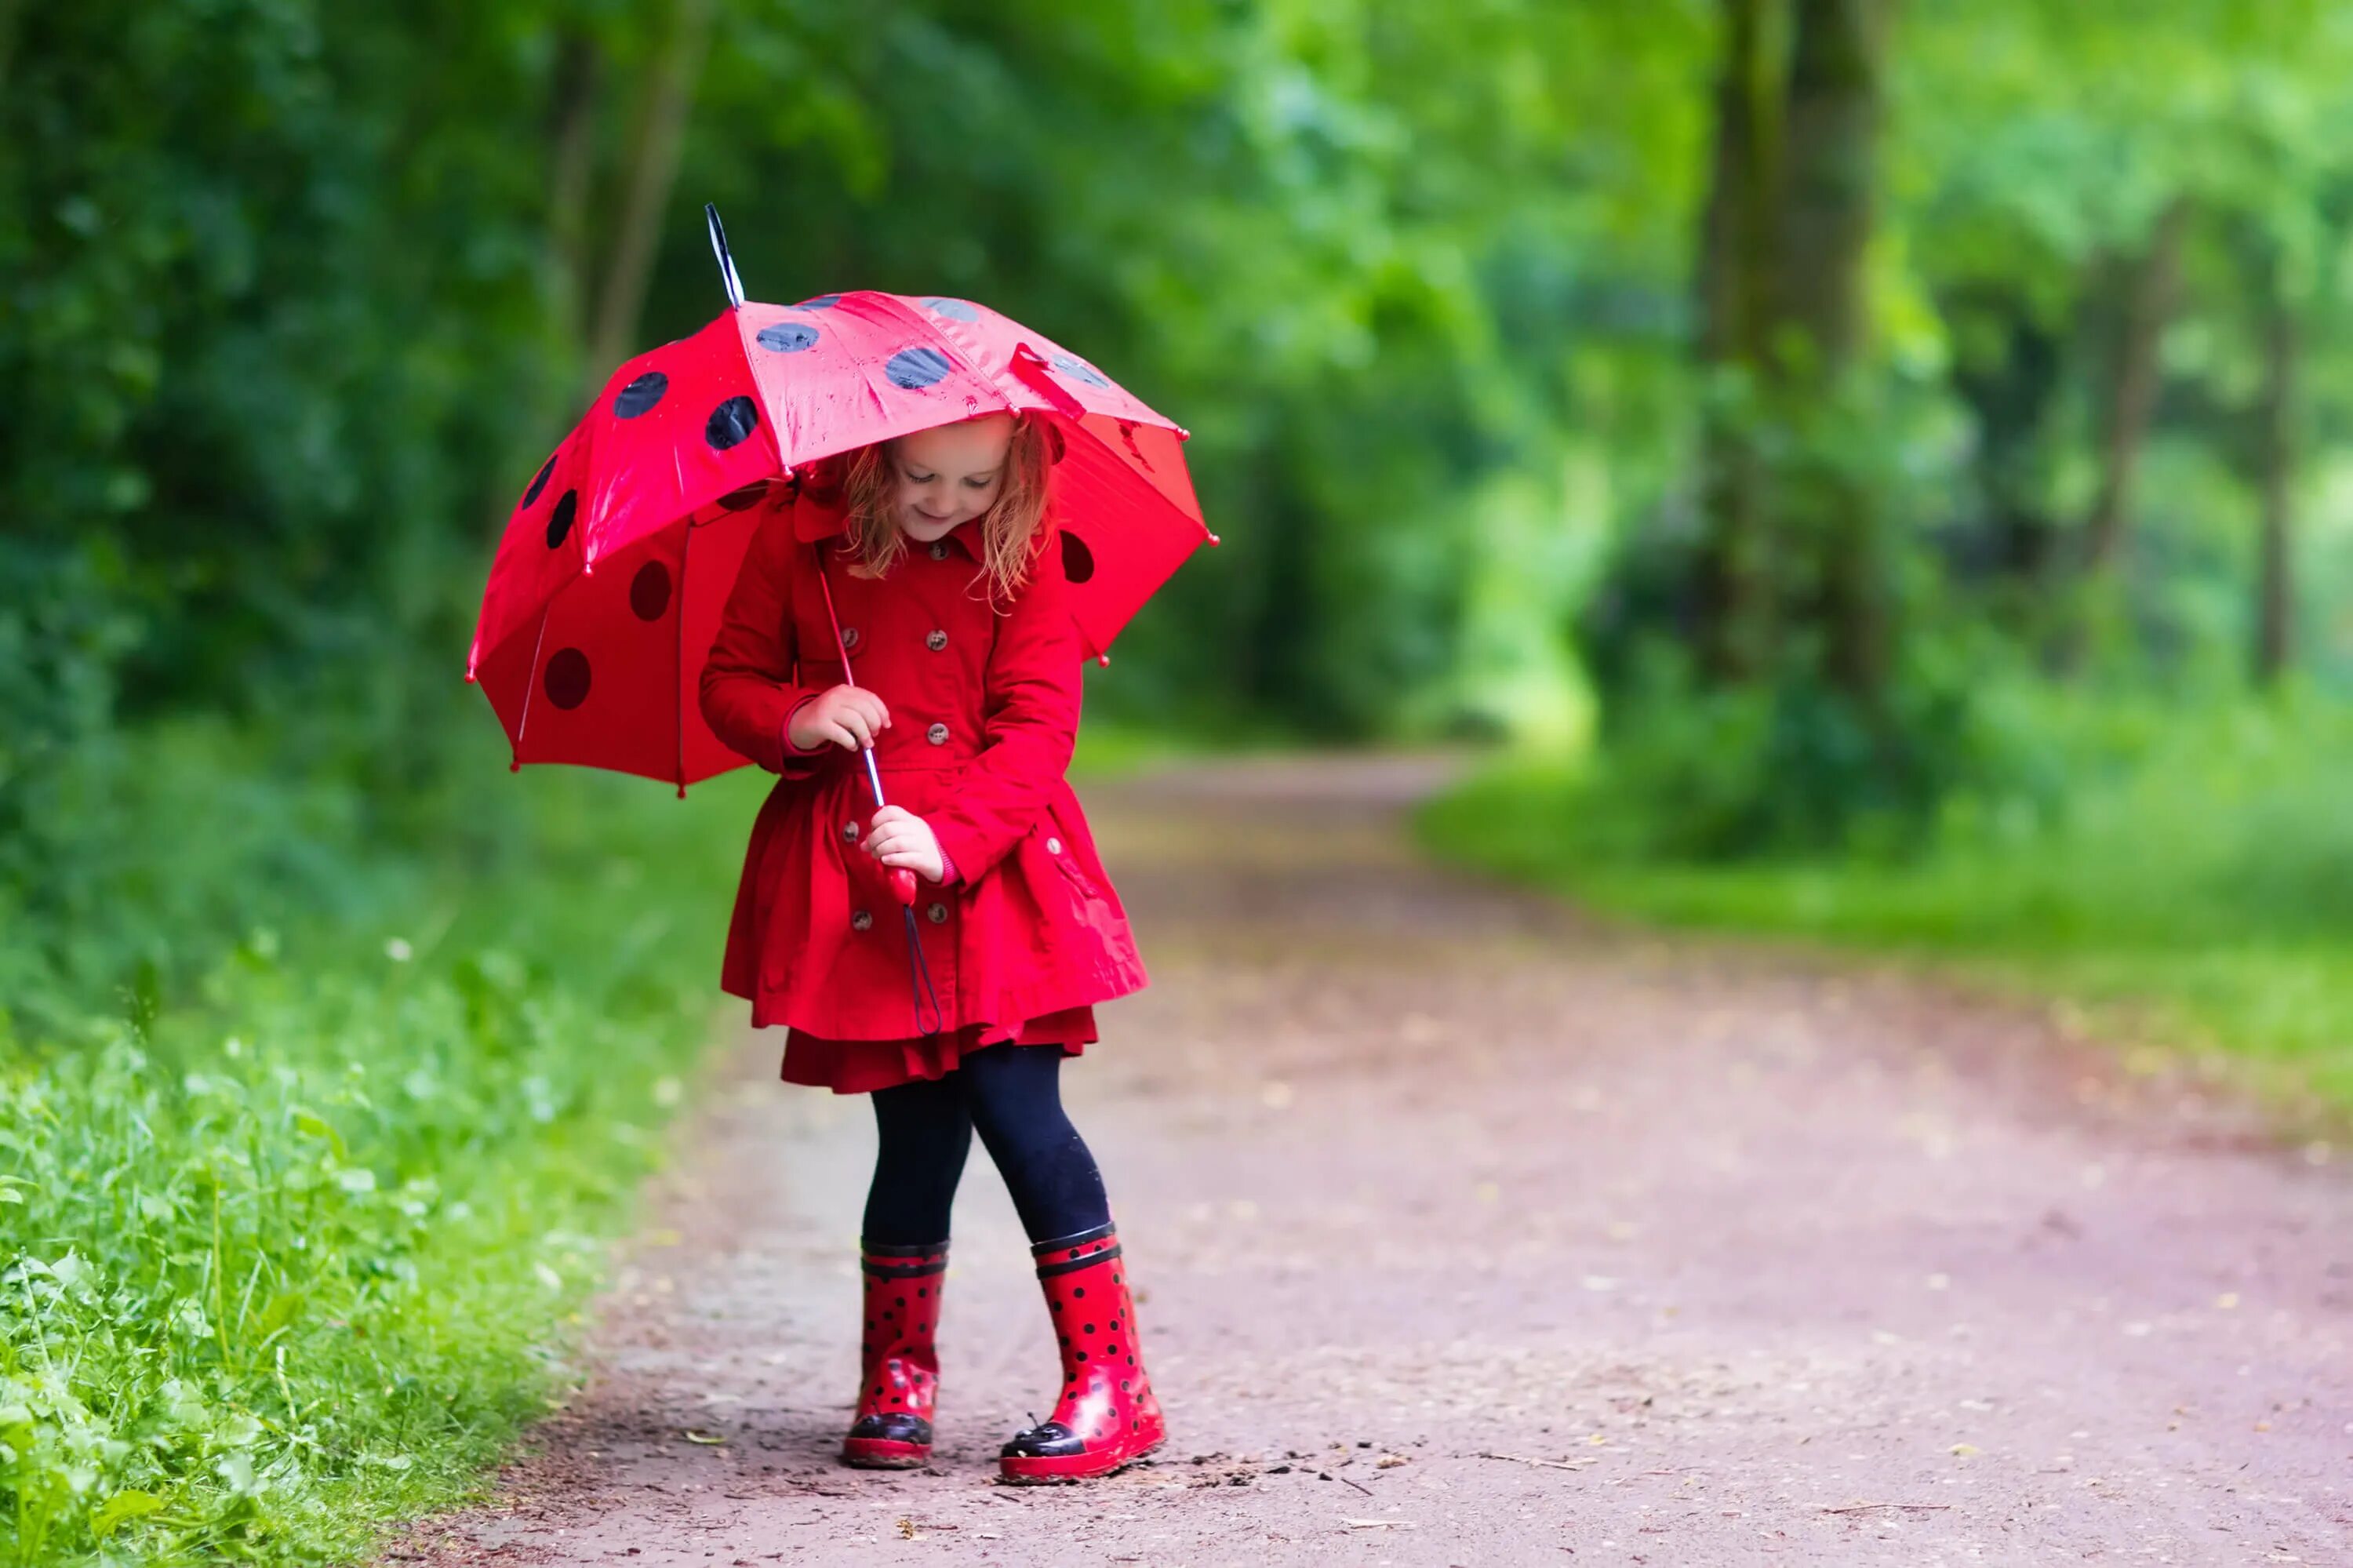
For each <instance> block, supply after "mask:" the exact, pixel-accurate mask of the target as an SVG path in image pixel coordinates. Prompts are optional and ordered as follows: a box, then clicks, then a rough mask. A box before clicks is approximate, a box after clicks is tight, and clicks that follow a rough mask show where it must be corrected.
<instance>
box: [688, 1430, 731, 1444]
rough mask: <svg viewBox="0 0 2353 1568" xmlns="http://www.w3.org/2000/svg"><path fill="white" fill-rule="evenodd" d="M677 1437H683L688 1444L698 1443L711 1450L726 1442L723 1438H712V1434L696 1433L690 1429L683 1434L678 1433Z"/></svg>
mask: <svg viewBox="0 0 2353 1568" xmlns="http://www.w3.org/2000/svg"><path fill="white" fill-rule="evenodd" d="M679 1436H681V1437H683V1438H685V1439H686V1440H687V1441H688V1442H690V1443H700V1444H702V1445H703V1446H705V1447H711V1448H716V1447H718V1446H720V1445H721V1444H723V1443H724V1442H726V1441H727V1439H726V1438H724V1437H721V1436H713V1435H712V1434H711V1433H708V1432H697V1431H695V1430H693V1429H692V1428H691V1427H690V1428H688V1429H687V1430H686V1431H683V1432H681V1433H680V1434H679Z"/></svg>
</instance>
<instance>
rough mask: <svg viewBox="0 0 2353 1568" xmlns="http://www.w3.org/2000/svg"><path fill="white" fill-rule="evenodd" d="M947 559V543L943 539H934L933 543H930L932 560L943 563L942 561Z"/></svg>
mask: <svg viewBox="0 0 2353 1568" xmlns="http://www.w3.org/2000/svg"><path fill="white" fill-rule="evenodd" d="M947 558H948V542H947V541H946V540H945V539H934V540H933V541H932V559H934V560H935V561H944V560H946V559H947Z"/></svg>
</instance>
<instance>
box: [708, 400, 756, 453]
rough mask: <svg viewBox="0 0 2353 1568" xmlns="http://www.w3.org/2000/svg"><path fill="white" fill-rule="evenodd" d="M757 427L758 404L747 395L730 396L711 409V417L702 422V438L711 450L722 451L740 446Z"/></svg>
mask: <svg viewBox="0 0 2353 1568" xmlns="http://www.w3.org/2000/svg"><path fill="white" fill-rule="evenodd" d="M759 428H760V406H759V405H758V404H757V403H754V402H753V401H752V399H750V398H749V397H730V398H728V399H727V401H725V402H724V403H722V404H720V405H719V407H717V408H713V409H712V410H711V418H708V419H706V420H704V421H703V424H702V439H703V440H705V441H707V442H709V443H710V445H711V450H712V451H715V452H723V451H725V450H727V449H728V448H730V447H733V446H741V445H742V444H743V443H744V439H745V438H746V437H748V436H750V435H751V433H752V432H753V431H754V430H756V429H759Z"/></svg>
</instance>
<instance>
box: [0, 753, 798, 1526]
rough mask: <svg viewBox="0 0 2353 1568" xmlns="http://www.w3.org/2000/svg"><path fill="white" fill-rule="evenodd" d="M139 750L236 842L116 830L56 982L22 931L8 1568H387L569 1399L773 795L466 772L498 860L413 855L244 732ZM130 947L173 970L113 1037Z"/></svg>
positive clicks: (55, 972) (122, 824)
mask: <svg viewBox="0 0 2353 1568" xmlns="http://www.w3.org/2000/svg"><path fill="white" fill-rule="evenodd" d="M121 746H122V747H124V748H125V749H126V753H127V754H126V755H125V756H123V757H122V758H120V759H119V760H120V763H121V766H123V767H125V768H128V769H132V770H135V771H136V772H137V774H138V775H139V776H140V777H141V778H142V779H154V780H168V787H167V788H165V787H154V786H151V787H150V791H149V792H151V793H163V794H168V796H169V797H170V798H171V799H172V800H175V801H178V802H182V803H185V804H186V805H190V806H199V807H203V808H206V817H205V820H206V821H211V822H215V823H218V824H222V825H223V826H226V827H230V828H232V829H233V830H234V831H231V832H219V833H216V834H214V835H211V836H209V837H203V836H196V835H186V834H185V832H184V826H185V821H188V819H186V818H184V817H181V816H177V815H175V814H174V813H173V812H171V811H168V810H153V809H145V807H146V803H145V802H143V801H134V802H132V803H130V804H128V805H122V803H120V802H119V803H118V805H120V806H121V809H120V810H119V813H117V812H100V813H96V814H94V815H93V818H92V820H91V822H90V827H91V830H92V832H100V830H103V832H102V833H100V836H103V837H106V838H108V839H109V840H110V842H109V843H108V845H107V847H106V853H105V854H104V855H103V857H102V859H103V863H104V864H105V866H106V867H107V868H108V869H107V870H106V871H105V872H103V873H102V874H97V875H94V876H93V878H92V883H91V885H92V886H93V887H95V888H98V889H100V894H101V895H100V898H99V902H98V904H97V906H96V907H94V908H92V909H90V910H85V911H82V912H80V919H79V923H78V925H77V926H76V927H75V928H76V930H77V932H78V933H79V935H78V937H77V940H76V942H75V943H74V944H71V945H69V947H68V948H66V949H65V953H64V956H65V958H66V959H67V960H68V968H67V969H64V970H60V969H53V968H50V967H48V964H47V959H50V958H52V957H55V956H57V954H56V952H55V950H54V949H52V950H50V951H44V950H42V949H41V948H38V947H35V948H27V947H26V946H25V945H24V944H23V941H22V938H24V937H26V935H27V934H29V933H32V932H38V931H41V930H43V929H44V928H45V927H40V926H33V927H27V926H26V924H25V923H23V922H21V921H17V920H14V919H10V920H5V921H0V933H5V936H0V966H5V969H6V970H7V972H8V973H9V975H10V976H11V980H12V983H11V985H10V986H9V990H8V994H9V997H10V1000H11V1001H12V1003H16V1004H18V1005H17V1006H16V1009H15V1012H14V1014H13V1017H5V1018H0V1064H5V1065H0V1256H5V1259H6V1260H7V1261H6V1263H5V1272H0V1561H16V1562H23V1563H35V1562H40V1563H48V1562H67V1561H79V1560H81V1559H83V1558H85V1557H88V1556H90V1555H92V1554H108V1555H111V1556H112V1557H114V1558H116V1559H118V1560H119V1559H121V1558H122V1557H123V1556H124V1555H125V1554H128V1555H131V1556H135V1557H136V1559H137V1560H139V1561H142V1562H191V1563H194V1562H217V1561H222V1560H225V1559H230V1558H237V1559H251V1560H259V1561H273V1562H315V1561H319V1560H321V1559H322V1558H324V1557H337V1558H340V1557H343V1556H347V1555H352V1554H355V1553H359V1552H364V1550H365V1549H366V1547H367V1545H368V1544H369V1542H370V1541H371V1539H372V1537H373V1535H374V1533H375V1531H376V1530H377V1529H379V1528H380V1527H381V1521H382V1520H385V1519H387V1518H396V1517H399V1516H400V1515H403V1514H406V1513H409V1512H413V1511H415V1510H418V1509H421V1508H423V1507H427V1506H429V1505H431V1504H433V1503H436V1502H441V1501H446V1500H448V1499H450V1498H452V1497H453V1496H455V1495H457V1494H458V1493H459V1492H460V1491H461V1490H463V1489H465V1488H467V1487H468V1486H470V1484H471V1480H472V1477H473V1475H474V1473H475V1471H476V1469H477V1468H478V1467H480V1465H482V1464H483V1463H485V1462H487V1461H488V1460H489V1459H490V1458H491V1457H493V1456H495V1455H496V1454H497V1453H498V1452H499V1451H500V1449H501V1446H503V1444H504V1443H505V1442H507V1441H508V1440H509V1439H510V1438H511V1436H512V1434H513V1432H514V1431H515V1429H516V1427H517V1426H518V1425H519V1424H520V1423H521V1422H522V1420H524V1419H526V1418H527V1417H529V1416H531V1415H532V1414H536V1413H537V1412H538V1411H539V1410H541V1409H542V1408H543V1403H542V1402H543V1398H544V1397H545V1396H546V1395H547V1394H548V1393H550V1392H551V1391H552V1390H553V1389H554V1388H555V1387H556V1386H557V1385H558V1384H559V1383H560V1381H561V1379H562V1378H563V1376H564V1374H565V1362H564V1361H563V1356H562V1351H563V1348H564V1345H565V1340H566V1337H567V1335H568V1333H569V1331H570V1330H569V1329H568V1328H567V1326H566V1325H567V1320H568V1315H569V1314H570V1313H571V1312H572V1309H573V1308H574V1307H575V1305H576V1304H577V1303H578V1302H579V1301H580V1300H581V1299H582V1298H584V1296H585V1294H586V1291H587V1290H588V1288H589V1287H591V1286H592V1285H593V1284H594V1282H595V1281H596V1278H597V1277H599V1275H600V1274H601V1272H602V1269H603V1263H604V1260H603V1254H602V1251H601V1240H600V1239H601V1238H602V1237H603V1236H605V1235H606V1234H609V1233H610V1231H611V1229H612V1228H613V1227H614V1226H615V1225H616V1224H617V1223H618V1221H619V1220H620V1218H621V1217H622V1216H623V1214H624V1213H625V1212H626V1206H627V1200H628V1195H629V1194H630V1192H632V1191H633V1190H634V1188H635V1185H636V1183H637V1181H638V1177H639V1176H640V1175H641V1174H642V1173H643V1172H644V1171H647V1170H648V1169H649V1166H650V1164H651V1163H652V1161H653V1160H654V1159H655V1158H656V1156H657V1153H658V1150H659V1144H658V1140H657V1139H656V1138H655V1133H656V1132H657V1131H658V1129H659V1126H660V1124H661V1122H662V1121H663V1119H664V1118H665V1117H666V1115H667V1113H668V1111H669V1109H670V1107H672V1106H673V1105H675V1104H677V1103H678V1102H679V1100H680V1099H681V1078H682V1077H683V1076H685V1075H689V1074H691V1071H692V1069H693V1065H694V1063H695V1062H696V1060H697V1059H698V1057H699V1055H700V1054H701V1051H702V1045H703V1043H704V1042H705V1040H706V1039H707V1038H708V1036H709V1033H710V1031H709V1022H710V1017H711V1011H712V1010H711V1003H712V987H711V983H710V980H711V965H712V955H713V954H714V953H715V952H716V950H717V943H718V938H719V929H720V925H721V922H722V921H723V916H724V911H725V907H726V891H727V887H728V885H729V877H730V875H731V874H732V871H733V854H734V853H735V850H736V847H737V845H738V843H739V842H740V831H741V826H742V822H743V821H744V818H745V816H746V815H747V814H748V800H746V799H745V791H744V786H745V785H747V784H749V783H750V782H752V781H751V780H747V779H731V780H729V781H728V784H727V785H726V786H723V787H719V788H715V789H711V790H708V791H699V792H698V794H697V798H696V800H695V801H694V802H693V803H692V804H691V806H681V805H680V804H679V803H678V802H676V801H674V800H670V799H669V798H668V797H667V796H666V795H659V794H657V793H656V792H652V791H644V790H640V789H636V788H634V787H632V786H631V785H630V783H629V782H628V781H627V780H622V779H613V778H607V777H590V776H579V775H566V774H561V773H559V774H554V775H549V774H543V773H533V775H531V776H530V777H529V778H528V779H522V780H516V779H510V778H508V777H507V776H506V775H505V772H504V769H503V768H501V767H499V765H498V759H497V758H496V757H495V756H493V755H490V753H491V747H486V746H478V747H473V748H471V749H472V751H473V755H472V757H471V758H470V761H471V763H472V764H473V766H474V777H476V778H477V779H479V780H480V783H479V784H477V785H476V786H474V787H472V788H471V789H469V790H467V791H465V792H464V796H463V798H462V799H461V800H458V801H454V802H450V803H449V804H448V809H449V810H450V811H451V821H453V822H454V821H455V820H456V819H457V818H458V817H459V816H460V815H462V816H464V817H468V818H470V819H471V820H472V821H473V822H474V823H475V824H476V826H475V828H474V830H473V832H459V831H456V830H455V829H454V828H453V829H451V830H450V831H448V832H444V833H441V834H438V835H437V837H438V839H440V841H441V842H442V844H443V845H444V846H445V847H446V853H433V854H429V855H427V856H423V857H420V856H418V855H417V854H416V853H414V852H412V851H410V850H408V849H406V847H405V846H403V845H400V844H397V843H385V844H379V845H376V846H375V847H373V848H372V847H370V846H369V845H368V844H367V843H366V842H365V835H364V831H363V830H361V829H360V828H359V827H357V826H356V824H355V818H354V813H353V810H352V802H351V800H350V799H349V797H348V796H347V794H346V793H345V792H343V791H340V790H336V789H317V788H306V787H305V786H303V785H301V784H300V783H284V784H273V783H269V782H267V781H265V780H264V779H263V778H262V776H260V775H259V774H257V773H256V772H254V771H252V770H251V769H252V758H250V757H248V755H246V754H245V751H244V750H243V749H242V748H240V747H238V746H237V745H234V744H231V743H229V742H228V741H227V740H225V739H224V738H223V737H221V736H182V735H172V736H160V737H157V738H156V739H155V740H154V741H153V742H152V743H149V742H140V743H135V744H134V743H127V742H126V743H121ZM526 809H527V810H528V812H529V815H528V817H526V815H525V814H524V813H525V810H526ZM118 834H128V835H129V838H128V841H127V842H113V836H114V835H118ZM492 843H494V844H495V846H496V847H495V850H494V852H493V853H491V854H490V855H489V857H488V860H487V865H488V866H489V867H490V868H491V869H492V870H493V871H494V874H491V875H485V874H484V869H485V862H484V861H483V860H481V859H478V858H476V856H475V855H474V853H472V852H473V851H474V850H475V849H477V848H481V847H485V846H486V844H492ZM167 866H169V867H175V868H176V869H177V870H178V871H179V872H181V873H183V874H185V880H183V879H182V878H181V877H176V876H173V875H170V874H164V869H163V868H164V867H167ZM125 905H127V906H132V907H133V908H135V909H136V910H137V911H138V916H137V917H136V918H123V917H121V916H119V915H116V914H115V913H113V912H114V911H116V910H118V909H119V908H121V906H125ZM206 927H211V928H214V929H219V930H226V931H227V932H230V933H233V934H234V935H233V936H232V937H231V938H229V945H228V946H227V950H226V951H225V952H224V951H221V950H220V948H219V946H218V945H216V944H209V943H206V942H204V941H202V940H201V939H200V938H199V937H198V932H199V931H201V930H203V929H205V928H206ZM108 940H111V941H115V942H119V943H123V944H127V946H126V947H125V948H122V949H121V952H133V953H141V954H148V955H152V956H153V961H150V962H145V963H138V964H132V965H130V966H129V967H128V969H127V970H125V972H127V973H129V974H130V975H131V976H132V985H131V989H130V991H129V993H128V994H127V995H124V996H123V997H122V998H121V1006H120V1007H119V1008H113V1009H109V1010H107V1011H104V1012H100V1011H93V1010H91V1005H90V1004H92V1003H97V1002H100V1001H102V1000H103V995H104V993H103V992H102V991H94V990H93V989H92V988H91V987H90V985H89V984H88V983H87V982H86V981H85V980H82V979H81V978H80V975H81V972H82V971H84V970H88V971H90V972H100V973H102V972H106V970H107V969H108V968H109V967H110V966H109V965H108V964H107V962H106V961H105V960H106V955H105V954H103V953H100V952H97V951H92V950H88V949H90V948H96V947H98V946H99V945H100V944H101V943H102V942H104V941H108ZM121 952H118V953H117V954H115V955H114V956H115V957H116V958H117V959H120V958H121ZM181 977H188V983H185V984H175V983H174V980H175V979H178V978H181ZM28 999H31V1000H35V1001H37V1005H33V1006H26V1005H22V1004H23V1003H25V1002H26V1001H27V1000H28ZM77 1001H80V1003H81V1005H82V1007H83V1009H84V1010H83V1011H82V1012H79V1013H77V1012H75V1011H74V1008H75V1003H76V1002H77Z"/></svg>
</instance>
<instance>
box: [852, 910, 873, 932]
mask: <svg viewBox="0 0 2353 1568" xmlns="http://www.w3.org/2000/svg"><path fill="white" fill-rule="evenodd" d="M873 924H874V916H873V913H872V911H871V910H866V909H860V910H855V911H853V912H852V913H851V915H850V916H849V928H850V929H851V930H853V931H863V930H865V929H866V928H867V927H870V926H871V925H873Z"/></svg>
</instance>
